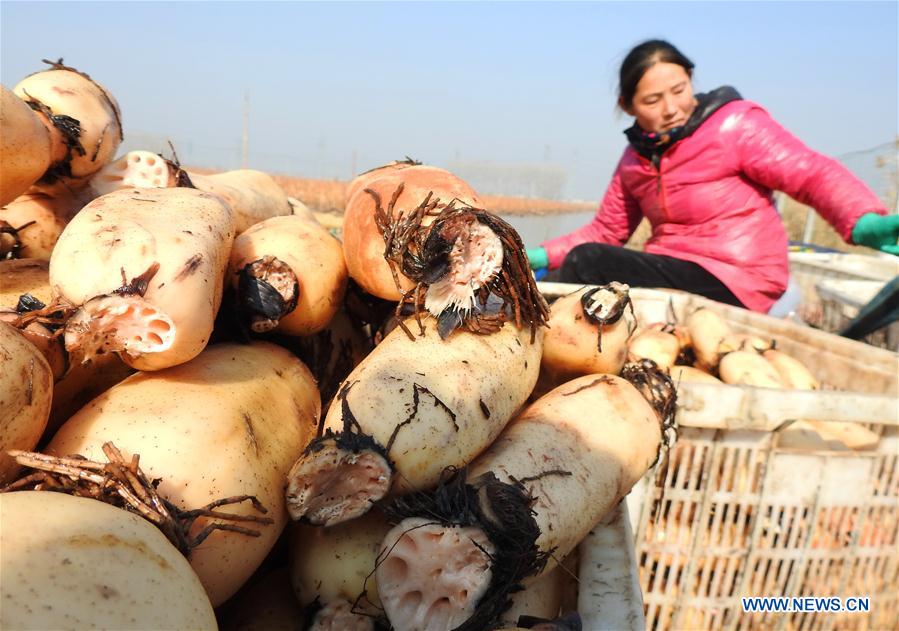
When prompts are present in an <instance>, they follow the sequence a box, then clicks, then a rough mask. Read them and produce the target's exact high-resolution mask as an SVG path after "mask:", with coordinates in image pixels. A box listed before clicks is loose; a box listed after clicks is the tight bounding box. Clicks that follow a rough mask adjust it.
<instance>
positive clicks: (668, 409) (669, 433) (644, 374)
mask: <svg viewBox="0 0 899 631" xmlns="http://www.w3.org/2000/svg"><path fill="white" fill-rule="evenodd" d="M621 376H622V377H623V378H624V379H626V380H628V381H629V382H631V383H632V384H633V385H634V387H636V388H637V389H638V390H639V391H640V393H641V394H642V395H643V396H644V397H645V398H646V400H647V401H649V403H650V405H652V407H653V408H654V409H655V411H656V412H657V413H658V415H659V421H660V422H661V425H662V441H661V442H660V444H659V450H658V452H657V453H656V458H655V460H653V462H652V464H651V465H650V466H649V468H650V469H652V468H653V467H655V466H656V465H657V464H658V465H659V467H658V469H657V470H656V481H655V484H656V486H657V487H659V488H660V489H661V493H659V497H658V498H657V499H656V501H655V505H654V506H653V515H652V519H656V518H657V517H658V516H659V515H660V514H661V513H660V511H661V510H662V506H663V503H664V501H665V484H664V482H665V477H666V476H667V473H668V464H669V458H668V457H669V455H670V454H671V450H672V449H673V448H674V442H675V441H676V440H677V432H678V426H677V417H676V416H675V414H676V411H677V388H676V386H675V385H674V382H673V381H672V380H671V377H670V376H668V375H667V374H666V373H665V372H663V371H662V370H660V369H659V367H658V365H657V364H656V363H655V362H654V361H653V360H651V359H641V360H640V361H637V362H633V363H630V364H625V366H624V368H622V369H621Z"/></svg>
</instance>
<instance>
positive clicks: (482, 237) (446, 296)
mask: <svg viewBox="0 0 899 631" xmlns="http://www.w3.org/2000/svg"><path fill="white" fill-rule="evenodd" d="M460 223H461V222H460ZM457 230H458V235H457V236H456V237H455V241H454V242H453V245H452V248H451V250H450V252H449V254H448V255H447V263H448V271H447V272H446V273H445V274H444V275H443V276H442V277H441V278H440V279H439V280H437V281H435V282H434V283H432V284H431V285H429V286H428V290H427V292H426V293H425V309H427V310H428V312H430V314H431V315H433V316H434V317H439V316H440V314H441V313H443V312H444V310H446V309H455V310H457V311H460V312H461V313H462V314H464V315H467V314H468V313H469V312H470V311H471V309H472V308H473V307H474V306H475V292H476V291H477V290H478V289H480V288H481V287H484V286H486V285H487V284H488V283H489V282H490V281H491V280H493V279H494V278H495V277H496V275H497V274H499V272H500V271H501V270H502V266H503V244H502V241H500V238H499V237H498V236H497V235H496V233H495V232H494V231H493V230H491V229H490V228H488V227H487V226H485V225H484V224H482V223H480V222H478V221H469V222H464V223H461V225H460V226H459V227H458V228H457Z"/></svg>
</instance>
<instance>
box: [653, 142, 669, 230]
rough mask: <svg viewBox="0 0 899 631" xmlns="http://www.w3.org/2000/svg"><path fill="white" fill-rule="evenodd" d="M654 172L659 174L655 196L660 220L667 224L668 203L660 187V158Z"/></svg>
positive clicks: (662, 188)
mask: <svg viewBox="0 0 899 631" xmlns="http://www.w3.org/2000/svg"><path fill="white" fill-rule="evenodd" d="M656 171H657V172H658V174H659V179H658V184H657V188H656V194H657V195H658V196H659V209H660V210H661V211H662V219H663V221H664V222H665V223H667V222H668V201H667V199H666V198H665V187H664V186H663V185H662V158H661V157H659V165H658V166H657V167H656Z"/></svg>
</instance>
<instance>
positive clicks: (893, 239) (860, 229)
mask: <svg viewBox="0 0 899 631" xmlns="http://www.w3.org/2000/svg"><path fill="white" fill-rule="evenodd" d="M852 241H853V242H855V243H856V244H858V245H866V246H868V247H869V248H874V249H875V250H880V251H881V252H886V253H887V254H894V255H896V256H899V245H897V241H899V215H878V214H877V213H867V214H864V215H862V216H861V217H859V218H858V221H856V222H855V227H854V228H852ZM528 259H530V250H529V251H528ZM531 267H533V265H531Z"/></svg>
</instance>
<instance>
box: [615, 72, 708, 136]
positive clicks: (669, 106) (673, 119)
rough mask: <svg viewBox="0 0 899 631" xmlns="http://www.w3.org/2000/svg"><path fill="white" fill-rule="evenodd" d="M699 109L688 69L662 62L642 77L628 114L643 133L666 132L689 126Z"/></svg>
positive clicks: (627, 110) (626, 109)
mask: <svg viewBox="0 0 899 631" xmlns="http://www.w3.org/2000/svg"><path fill="white" fill-rule="evenodd" d="M695 108H696V100H695V99H694V98H693V84H692V83H691V82H690V76H689V75H688V74H687V71H686V70H685V69H684V67H683V66H680V65H678V64H669V63H664V62H659V63H657V64H655V65H653V66H651V67H650V68H649V70H647V71H646V72H645V73H644V75H643V76H642V77H641V78H640V81H639V83H637V90H636V92H635V93H634V100H633V103H632V104H631V106H630V107H629V108H625V111H626V112H627V113H628V114H630V115H631V116H633V117H635V118H636V119H637V124H638V125H639V126H640V128H641V129H642V130H643V131H654V132H664V131H668V130H669V129H671V128H672V127H680V126H681V125H683V124H684V123H686V122H687V119H688V118H690V114H692V113H693V110H694V109H695Z"/></svg>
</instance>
